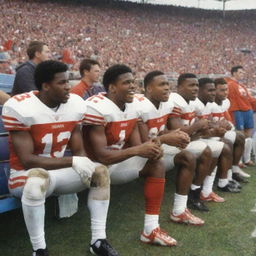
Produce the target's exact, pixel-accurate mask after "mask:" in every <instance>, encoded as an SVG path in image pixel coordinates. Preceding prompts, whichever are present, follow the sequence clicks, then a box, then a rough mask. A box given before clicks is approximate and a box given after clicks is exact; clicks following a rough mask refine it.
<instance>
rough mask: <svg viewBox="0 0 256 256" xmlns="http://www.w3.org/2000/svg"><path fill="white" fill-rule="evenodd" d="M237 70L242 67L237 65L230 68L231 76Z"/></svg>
mask: <svg viewBox="0 0 256 256" xmlns="http://www.w3.org/2000/svg"><path fill="white" fill-rule="evenodd" d="M238 69H243V66H241V65H238V66H234V67H232V68H231V75H233V74H234V73H236V72H237V71H238Z"/></svg>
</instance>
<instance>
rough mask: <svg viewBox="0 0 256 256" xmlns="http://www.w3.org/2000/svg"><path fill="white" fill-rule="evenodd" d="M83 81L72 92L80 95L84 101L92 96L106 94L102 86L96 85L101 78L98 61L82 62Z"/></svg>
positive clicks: (80, 68)
mask: <svg viewBox="0 0 256 256" xmlns="http://www.w3.org/2000/svg"><path fill="white" fill-rule="evenodd" d="M79 70H80V75H81V77H82V79H81V81H80V82H79V83H78V84H77V85H75V86H74V87H73V88H72V89H71V92H72V93H75V94H77V95H79V96H80V97H82V98H83V99H84V100H85V99H87V98H89V97H91V96H92V95H95V94H98V93H99V92H104V91H105V90H104V88H103V87H102V86H100V85H96V84H95V83H97V82H98V81H99V77H100V64H99V62H98V61H96V60H92V59H84V60H82V62H81V64H80V67H79Z"/></svg>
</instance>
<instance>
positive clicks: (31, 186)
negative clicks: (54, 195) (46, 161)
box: [23, 168, 49, 201]
mask: <svg viewBox="0 0 256 256" xmlns="http://www.w3.org/2000/svg"><path fill="white" fill-rule="evenodd" d="M48 187H49V173H48V172H47V171H46V170H44V169H42V168H33V169H30V170H28V179H27V182H26V184H25V186H24V190H23V196H24V197H25V199H27V200H33V201H40V200H44V199H45V195H46V191H47V189H48Z"/></svg>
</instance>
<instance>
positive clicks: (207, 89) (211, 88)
mask: <svg viewBox="0 0 256 256" xmlns="http://www.w3.org/2000/svg"><path fill="white" fill-rule="evenodd" d="M200 94H201V95H202V97H203V99H204V100H205V101H206V102H214V101H215V96H216V89H215V85H214V83H208V84H205V85H204V88H203V89H202V91H201V90H200Z"/></svg>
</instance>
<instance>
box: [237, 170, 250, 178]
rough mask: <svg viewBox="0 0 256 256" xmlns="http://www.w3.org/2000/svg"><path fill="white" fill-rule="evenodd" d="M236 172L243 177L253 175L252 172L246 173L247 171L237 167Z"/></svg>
mask: <svg viewBox="0 0 256 256" xmlns="http://www.w3.org/2000/svg"><path fill="white" fill-rule="evenodd" d="M236 173H238V174H239V175H240V176H242V177H243V178H250V177H251V175H250V174H248V173H246V172H244V171H243V170H242V169H240V168H239V169H237V171H236Z"/></svg>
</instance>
